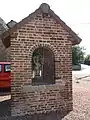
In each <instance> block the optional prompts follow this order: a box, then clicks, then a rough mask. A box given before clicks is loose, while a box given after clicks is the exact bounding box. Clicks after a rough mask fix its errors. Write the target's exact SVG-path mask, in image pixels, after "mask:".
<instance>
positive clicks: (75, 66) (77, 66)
mask: <svg viewBox="0 0 90 120" xmlns="http://www.w3.org/2000/svg"><path fill="white" fill-rule="evenodd" d="M72 70H81V65H80V64H78V65H72Z"/></svg>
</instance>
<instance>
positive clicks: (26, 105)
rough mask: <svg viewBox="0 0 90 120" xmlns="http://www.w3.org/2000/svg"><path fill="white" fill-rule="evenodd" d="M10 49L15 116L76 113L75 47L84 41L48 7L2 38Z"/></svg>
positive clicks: (44, 7)
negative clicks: (73, 46)
mask: <svg viewBox="0 0 90 120" xmlns="http://www.w3.org/2000/svg"><path fill="white" fill-rule="evenodd" d="M1 39H2V41H3V44H4V46H5V47H6V48H10V49H9V50H10V62H11V95H12V102H11V116H23V115H27V114H28V115H35V114H37V115H40V114H44V115H45V114H48V115H50V113H52V112H53V113H54V114H55V115H56V116H57V114H58V113H59V115H60V116H64V114H67V113H68V112H70V111H71V110H72V109H73V101H72V45H76V44H79V43H80V42H81V39H80V38H79V37H78V36H77V34H76V33H75V32H73V31H72V30H71V28H70V27H69V26H67V25H66V24H65V23H64V22H63V21H62V20H61V19H60V18H59V17H58V16H57V15H56V14H55V13H54V12H53V11H52V10H51V9H50V6H49V5H48V4H46V3H43V4H41V5H40V7H39V8H38V9H37V10H35V12H33V13H31V14H30V15H29V16H28V17H26V18H24V19H23V20H22V21H20V22H19V23H17V24H15V25H14V26H13V27H12V28H10V29H8V30H7V31H5V32H4V33H3V34H2V35H1Z"/></svg>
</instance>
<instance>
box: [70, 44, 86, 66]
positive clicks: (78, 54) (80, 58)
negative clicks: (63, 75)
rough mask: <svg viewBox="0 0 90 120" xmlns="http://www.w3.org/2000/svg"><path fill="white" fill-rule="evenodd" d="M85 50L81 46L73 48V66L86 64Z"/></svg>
mask: <svg viewBox="0 0 90 120" xmlns="http://www.w3.org/2000/svg"><path fill="white" fill-rule="evenodd" d="M84 55H85V48H84V47H80V46H79V45H76V46H73V47H72V64H73V65H76V64H78V63H82V62H84Z"/></svg>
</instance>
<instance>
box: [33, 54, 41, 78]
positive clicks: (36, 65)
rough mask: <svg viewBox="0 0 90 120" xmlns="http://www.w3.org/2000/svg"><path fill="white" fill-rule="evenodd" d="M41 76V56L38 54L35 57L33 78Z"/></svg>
mask: <svg viewBox="0 0 90 120" xmlns="http://www.w3.org/2000/svg"><path fill="white" fill-rule="evenodd" d="M38 76H41V55H40V54H36V55H34V56H33V78H34V77H38Z"/></svg>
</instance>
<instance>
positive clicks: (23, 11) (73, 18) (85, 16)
mask: <svg viewBox="0 0 90 120" xmlns="http://www.w3.org/2000/svg"><path fill="white" fill-rule="evenodd" d="M41 3H48V4H49V5H50V8H51V9H52V10H53V11H54V12H55V13H56V14H57V15H58V16H59V17H60V18H61V19H62V20H63V21H64V22H65V23H66V24H67V25H69V27H71V29H72V30H73V31H74V32H76V33H77V34H78V35H79V37H80V38H81V39H82V42H81V43H80V46H84V48H86V54H90V47H89V46H90V0H0V17H1V18H2V19H3V20H4V21H5V22H6V23H8V22H9V21H10V20H14V21H16V22H19V21H21V20H22V19H23V18H25V17H27V16H28V15H29V14H31V13H32V12H34V11H35V10H36V9H37V8H38V7H39V6H40V4H41Z"/></svg>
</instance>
